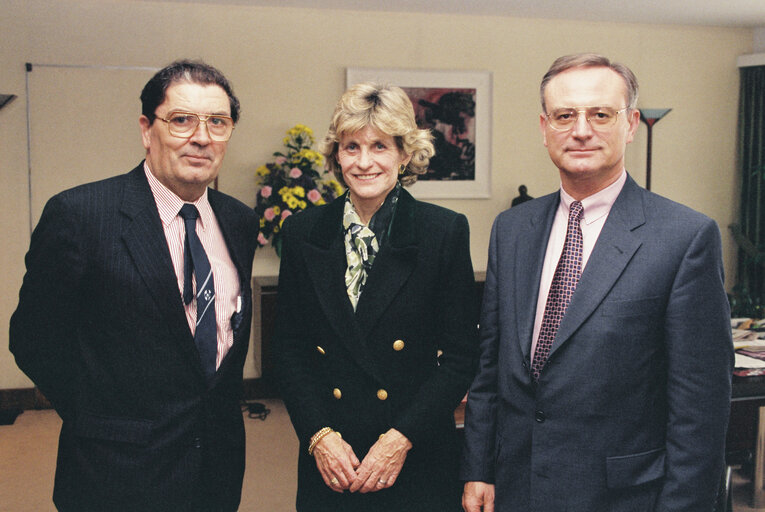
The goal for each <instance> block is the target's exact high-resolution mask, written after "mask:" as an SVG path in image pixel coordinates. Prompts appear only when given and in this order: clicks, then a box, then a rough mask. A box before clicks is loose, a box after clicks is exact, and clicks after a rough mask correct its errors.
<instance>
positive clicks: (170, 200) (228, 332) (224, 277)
mask: <svg viewBox="0 0 765 512" xmlns="http://www.w3.org/2000/svg"><path fill="white" fill-rule="evenodd" d="M144 171H145V172H146V178H147V179H148V180H149V186H150V187H151V192H152V194H154V200H155V202H156V203H157V210H158V211H159V218H160V219H161V220H162V227H163V228H164V230H165V239H167V246H168V248H169V249H170V257H171V259H172V260H173V269H174V270H175V276H176V278H177V280H178V293H179V300H180V301H181V303H183V243H184V240H185V238H186V228H185V227H184V223H183V219H182V218H181V217H180V216H179V215H178V212H179V211H180V210H181V206H183V204H184V201H183V200H182V199H181V198H180V197H178V196H177V195H175V193H173V192H172V191H171V190H170V189H168V188H167V187H165V186H164V185H163V184H162V183H160V181H159V180H158V179H157V178H156V177H154V175H153V174H152V173H151V170H150V169H149V166H148V164H147V163H146V162H144ZM192 204H194V206H196V207H197V210H199V218H198V219H197V236H199V240H200V241H201V242H202V246H203V247H204V249H205V252H206V253H207V258H208V259H209V260H210V267H211V268H212V272H213V280H214V283H215V321H216V323H217V325H218V355H217V357H216V359H215V367H216V368H218V367H219V366H220V363H221V361H222V360H223V358H224V357H225V355H226V353H227V352H228V351H229V349H230V348H231V346H232V345H233V344H234V331H233V329H232V327H231V317H232V316H233V314H234V312H236V311H239V309H240V308H241V298H240V296H239V294H240V288H239V275H238V273H237V271H236V267H235V266H234V262H233V261H231V256H229V253H228V246H227V245H226V241H225V240H224V238H223V232H222V231H221V229H220V225H218V220H217V219H216V218H215V214H214V213H213V210H212V207H211V206H210V202H209V201H208V199H207V189H205V193H204V194H203V195H202V197H200V198H199V199H197V200H196V201H195V202H194V203H192ZM194 288H195V289H196V285H195V287H194ZM184 308H185V310H186V320H187V321H188V323H189V329H190V330H191V333H192V334H194V330H195V328H196V318H197V302H196V301H195V300H192V301H191V304H188V305H184Z"/></svg>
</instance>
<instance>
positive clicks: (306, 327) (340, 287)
mask: <svg viewBox="0 0 765 512" xmlns="http://www.w3.org/2000/svg"><path fill="white" fill-rule="evenodd" d="M344 201H345V196H343V197H340V198H338V199H337V200H335V201H334V202H332V203H331V204H329V205H326V206H323V207H319V208H313V209H310V210H306V211H304V212H301V213H300V214H297V215H293V216H291V217H289V218H288V219H287V221H286V222H285V223H284V232H283V235H284V240H283V245H282V261H281V270H280V277H279V299H278V300H279V305H278V311H279V314H278V320H277V334H276V342H275V351H276V360H277V368H278V375H279V381H280V384H281V391H282V395H283V397H284V401H285V404H286V405H287V408H288V410H289V414H290V418H291V419H292V423H293V425H294V427H295V431H296V433H297V435H298V438H299V440H300V454H299V463H298V465H299V468H298V493H297V509H298V510H299V511H301V512H302V511H311V512H313V511H332V512H337V511H344V510H349V511H350V510H354V511H358V510H364V511H366V512H370V511H391V510H396V511H399V512H400V511H407V510H417V511H433V512H436V511H438V512H442V511H450V510H459V496H460V493H461V484H460V483H459V482H458V481H457V464H458V460H459V455H458V444H457V437H456V430H455V423H454V409H455V407H456V406H457V405H458V403H459V402H460V399H461V398H462V397H463V396H464V394H465V392H466V390H467V387H468V385H469V383H470V381H471V378H472V376H473V373H474V362H475V354H476V350H477V338H476V322H477V312H476V310H477V305H476V302H477V301H476V297H475V293H476V292H475V283H474V275H473V268H472V263H471V259H470V248H469V233H468V223H467V219H466V218H465V217H464V216H463V215H460V214H457V213H454V212H452V211H450V210H446V209H444V208H441V207H438V206H434V205H431V204H427V203H423V202H420V201H416V200H415V199H414V198H413V197H412V196H411V195H410V194H409V193H408V192H406V191H405V190H402V191H401V194H400V197H399V201H398V205H397V207H396V212H395V215H394V217H393V220H392V221H391V226H390V231H389V235H388V239H387V242H385V243H384V244H383V246H382V247H381V249H380V252H379V253H378V255H377V257H376V259H375V262H374V265H373V267H372V269H371V272H370V274H369V276H368V280H367V283H366V286H365V287H364V290H363V293H362V295H361V298H360V300H359V302H358V306H357V310H356V312H355V313H354V311H353V308H352V306H351V303H350V300H349V299H348V295H347V293H346V288H345V282H344V275H345V268H346V257H345V247H344V242H343V229H342V214H343V205H344ZM327 426H328V427H332V428H333V429H335V430H336V431H338V432H340V433H341V434H342V436H343V439H344V440H346V441H347V442H348V443H349V444H350V445H351V447H352V448H353V449H354V452H355V453H356V455H357V456H358V457H359V460H363V458H364V456H365V455H366V454H367V451H368V450H369V448H370V447H371V446H372V445H373V444H374V443H375V442H376V441H377V439H378V437H379V436H380V434H383V433H384V432H386V431H388V430H389V429H390V428H395V429H397V430H399V431H400V432H401V433H402V434H404V435H405V436H406V437H407V438H409V440H410V441H411V442H412V445H413V447H412V449H411V450H410V451H409V453H408V456H407V458H406V461H405V463H404V466H403V469H402V472H401V474H400V476H399V478H398V480H397V481H396V483H395V484H394V485H393V486H392V487H391V488H389V489H386V490H383V491H379V492H374V493H368V494H363V495H362V494H358V493H356V494H350V493H348V492H345V493H343V494H339V493H336V492H333V491H332V490H331V489H329V488H327V486H326V485H325V484H324V482H323V480H322V479H321V475H320V473H319V471H318V470H317V468H316V462H315V460H314V459H313V457H311V456H309V455H308V452H307V448H308V443H309V440H310V438H311V436H312V435H313V434H314V433H315V432H317V431H318V430H319V429H321V428H322V427H327Z"/></svg>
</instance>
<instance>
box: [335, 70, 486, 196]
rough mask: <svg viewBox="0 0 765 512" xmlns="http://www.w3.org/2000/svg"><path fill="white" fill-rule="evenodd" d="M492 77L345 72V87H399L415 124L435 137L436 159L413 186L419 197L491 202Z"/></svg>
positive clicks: (480, 73) (461, 73)
mask: <svg viewBox="0 0 765 512" xmlns="http://www.w3.org/2000/svg"><path fill="white" fill-rule="evenodd" d="M491 79H492V77H491V73H490V72H487V71H429V70H410V69H376V68H347V69H346V85H347V86H349V87H350V86H351V85H353V84H356V83H358V82H365V81H374V82H378V83H382V84H390V85H397V86H399V87H401V88H402V89H403V90H404V91H405V92H406V94H407V95H408V96H409V99H411V100H412V105H413V106H414V113H415V117H416V118H417V125H418V126H419V127H420V128H428V129H430V130H431V133H432V134H433V144H434V146H435V148H436V155H435V156H434V157H433V158H432V159H431V161H430V165H429V167H428V172H427V173H426V174H424V175H422V176H419V177H418V178H417V183H415V184H414V185H412V186H411V187H409V190H410V191H411V192H412V194H413V195H414V196H415V197H418V198H421V199H453V198H488V197H489V196H490V176H491V83H492V82H491Z"/></svg>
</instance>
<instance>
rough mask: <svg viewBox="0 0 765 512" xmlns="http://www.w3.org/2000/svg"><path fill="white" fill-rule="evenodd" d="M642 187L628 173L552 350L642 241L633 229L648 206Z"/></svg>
mask: <svg viewBox="0 0 765 512" xmlns="http://www.w3.org/2000/svg"><path fill="white" fill-rule="evenodd" d="M641 192H642V191H641V189H640V187H638V185H637V184H636V183H635V182H634V180H633V179H632V178H630V177H629V176H628V177H627V182H626V183H625V184H624V188H623V189H622V191H621V193H620V194H619V197H617V199H616V202H615V203H614V205H613V206H612V207H611V211H610V213H609V214H608V219H606V223H605V224H604V225H603V229H602V230H601V232H600V236H599V237H598V241H597V242H596V243H595V247H594V248H593V251H592V254H591V255H590V259H589V261H588V262H587V266H586V267H585V269H584V272H583V273H582V277H581V279H580V280H579V284H578V285H577V287H576V291H575V292H574V296H573V297H572V299H571V304H569V307H568V309H567V310H566V314H565V315H564V317H563V320H562V321H561V324H560V327H559V329H558V334H557V335H556V337H555V343H554V344H553V347H552V350H551V354H552V353H554V352H555V351H556V350H558V349H559V348H560V347H561V345H563V344H564V343H565V342H566V341H568V339H569V338H570V337H571V336H572V335H573V334H574V332H576V330H577V329H578V328H579V326H581V325H582V323H583V322H584V321H585V320H587V318H589V316H590V315H591V314H592V313H593V311H595V309H596V308H597V307H598V306H599V305H600V303H601V302H602V301H603V298H604V297H605V296H606V294H608V292H609V290H611V288H612V287H613V285H614V283H616V280H617V279H618V278H619V276H620V275H621V274H622V272H623V271H624V269H625V267H626V266H627V264H628V263H629V261H630V260H631V259H632V256H633V255H634V254H635V252H636V251H637V250H638V248H639V247H640V245H641V244H642V240H641V238H640V237H639V236H638V235H637V234H636V233H635V232H634V230H635V229H637V228H638V227H640V226H642V225H643V224H645V209H644V206H643V197H642V193H641Z"/></svg>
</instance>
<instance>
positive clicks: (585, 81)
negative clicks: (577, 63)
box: [544, 67, 627, 111]
mask: <svg viewBox="0 0 765 512" xmlns="http://www.w3.org/2000/svg"><path fill="white" fill-rule="evenodd" d="M544 95H545V104H546V106H547V109H548V111H549V110H551V109H555V108H562V107H578V106H607V107H613V108H615V109H621V108H624V107H625V106H627V105H626V103H627V84H625V83H624V79H623V78H622V77H621V76H619V74H618V73H616V72H615V71H613V70H612V69H609V68H606V67H586V68H573V69H569V70H566V71H564V72H562V73H560V74H558V75H556V76H554V77H553V78H552V80H550V82H549V83H548V84H547V87H546V88H545V92H544Z"/></svg>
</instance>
